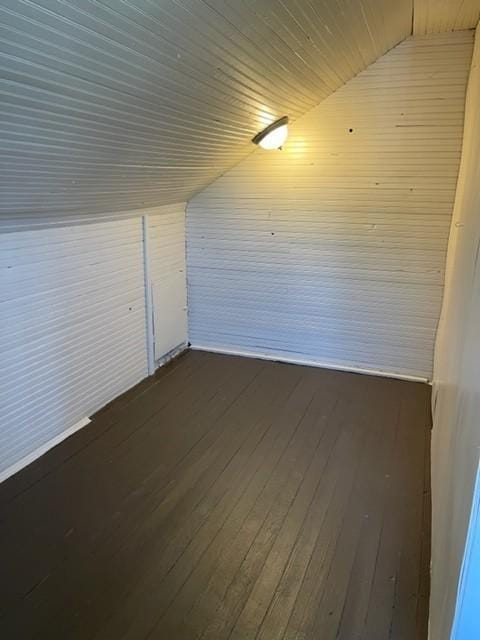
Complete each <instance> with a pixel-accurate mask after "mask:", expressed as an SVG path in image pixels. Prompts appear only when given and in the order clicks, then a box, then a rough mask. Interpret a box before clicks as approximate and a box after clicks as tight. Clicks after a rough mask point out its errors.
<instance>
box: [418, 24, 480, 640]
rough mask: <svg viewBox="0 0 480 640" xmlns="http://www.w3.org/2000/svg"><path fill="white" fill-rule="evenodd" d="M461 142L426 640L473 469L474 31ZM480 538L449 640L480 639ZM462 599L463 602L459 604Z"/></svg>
mask: <svg viewBox="0 0 480 640" xmlns="http://www.w3.org/2000/svg"><path fill="white" fill-rule="evenodd" d="M463 140H464V141H463V152H462V162H461V167H460V174H459V181H458V189H457V195H456V199H455V208H454V212H453V218H452V225H451V234H450V240H449V247H448V260H447V270H446V281H445V297H444V302H443V308H442V315H441V319H440V324H439V330H438V336H437V341H436V345H435V364H434V370H433V383H434V410H433V432H432V500H433V517H432V585H431V606H430V614H431V619H430V630H431V633H430V637H431V638H432V640H433V639H435V640H447V639H448V638H450V629H451V625H452V620H453V615H454V610H455V602H456V601H457V587H458V583H459V577H460V568H461V565H462V558H463V557H464V547H465V540H466V536H467V529H468V526H469V519H470V511H471V507H472V499H473V494H474V488H475V479H476V476H477V470H478V465H479V450H480V425H479V415H480V341H479V327H480V188H479V185H480V27H477V35H476V44H475V51H474V55H473V61H472V68H471V73H470V80H469V85H468V93H467V101H466V111H465V131H464V137H463ZM478 490H480V482H479V483H477V491H478ZM477 502H479V498H478V497H477ZM477 508H478V507H477ZM479 536H480V521H479V520H478V513H477V520H475V519H474V518H473V519H472V522H471V524H470V533H469V537H470V542H471V545H472V548H470V546H467V549H466V551H465V559H464V568H463V571H462V573H463V576H462V584H461V585H460V588H459V594H458V601H457V623H456V629H455V631H456V633H454V634H453V636H452V637H453V638H455V639H458V640H460V639H462V640H463V639H467V638H468V639H470V638H478V637H479V633H480V626H479V620H478V594H479V590H480V584H479V576H478V566H477V575H475V572H474V570H473V566H470V564H469V561H470V560H471V559H472V558H473V557H474V554H475V550H474V549H473V545H474V544H475V543H476V544H477V549H476V553H477V563H478V544H479V539H480V537H479ZM470 554H472V555H470ZM464 593H467V594H469V595H468V598H467V599H466V600H465V599H464V597H463V594H464ZM475 598H476V599H477V600H476V602H475ZM474 622H475V624H473V623H474Z"/></svg>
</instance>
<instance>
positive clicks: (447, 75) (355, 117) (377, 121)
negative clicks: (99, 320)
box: [187, 31, 473, 378]
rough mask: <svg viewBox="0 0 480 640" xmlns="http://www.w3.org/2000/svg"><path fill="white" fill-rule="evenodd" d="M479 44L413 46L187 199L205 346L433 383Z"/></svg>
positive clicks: (193, 281) (445, 38)
mask: <svg viewBox="0 0 480 640" xmlns="http://www.w3.org/2000/svg"><path fill="white" fill-rule="evenodd" d="M472 40H473V32H472V31H462V32H455V33H447V34H441V35H435V36H425V37H416V38H410V39H408V40H406V41H404V42H403V43H402V44H400V45H398V46H397V47H396V48H395V49H393V50H392V51H390V52H389V53H387V54H386V55H385V56H383V57H382V58H380V59H379V60H378V61H377V62H376V63H374V64H373V65H371V66H370V67H369V68H368V69H367V70H366V71H364V72H362V73H360V74H359V75H358V76H357V77H356V78H354V79H353V80H351V81H349V82H348V83H347V84H346V85H345V86H344V87H342V88H341V89H340V90H338V91H337V92H336V93H334V94H333V95H331V96H330V97H329V98H327V99H326V100H325V101H324V102H322V103H321V104H320V105H319V106H318V107H316V108H314V109H313V110H311V111H310V112H309V113H308V114H307V115H305V116H304V117H301V118H300V119H298V120H297V121H296V122H295V123H294V125H293V126H291V127H290V136H289V139H288V142H287V144H286V145H285V148H284V149H283V150H282V151H274V152H269V151H264V150H261V149H259V150H257V151H255V152H254V153H252V155H251V156H250V157H249V158H247V159H246V160H243V161H242V162H240V163H239V164H238V165H237V166H236V167H235V168H233V169H232V170H230V171H228V172H226V173H225V174H224V175H223V176H222V177H221V178H219V179H217V180H216V181H215V182H214V183H213V184H211V185H210V186H209V187H207V188H206V189H205V190H203V191H202V192H201V193H199V194H198V195H197V196H196V197H194V198H193V199H192V200H191V201H190V202H189V203H188V207H187V264H188V282H189V287H188V299H189V335H190V341H191V343H192V344H193V346H194V347H198V348H206V349H218V350H221V351H230V352H239V353H245V354H252V355H258V356H264V357H273V358H280V359H285V360H293V361H300V362H305V363H314V364H320V365H326V366H333V367H336V368H342V367H343V368H353V369H357V370H370V371H371V370H373V371H379V372H386V373H389V374H397V375H407V376H419V377H424V378H430V377H431V373H432V358H433V343H434V337H435V331H436V327H437V321H438V316H439V313H440V305H441V299H442V288H443V276H444V262H445V254H446V248H447V240H448V232H449V225H450V218H451V213H452V209H453V201H454V195H455V186H456V180H457V174H458V166H459V161H460V153H461V142H462V127H463V114H464V99H465V88H466V81H467V77H468V70H469V65H470V60H471V54H472Z"/></svg>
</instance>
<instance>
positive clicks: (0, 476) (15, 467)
mask: <svg viewBox="0 0 480 640" xmlns="http://www.w3.org/2000/svg"><path fill="white" fill-rule="evenodd" d="M90 422H91V420H90V418H82V419H81V420H79V421H78V422H76V423H75V424H74V425H73V426H71V427H69V428H68V429H65V431H62V433H59V434H58V436H55V437H54V438H52V439H51V440H49V441H48V442H46V443H45V444H42V446H41V447H38V448H37V449H35V450H34V451H32V452H31V453H29V454H28V455H26V456H25V457H24V458H22V459H21V460H18V462H15V464H12V465H11V466H10V467H7V469H4V470H3V471H0V482H3V481H4V480H6V479H7V478H9V477H10V476H13V475H14V474H15V473H17V472H18V471H20V470H21V469H23V468H24V467H26V466H27V465H29V464H30V463H31V462H33V461H34V460H36V459H37V458H40V456H43V454H44V453H46V452H47V451H49V449H52V448H53V447H55V446H56V445H57V444H60V442H62V440H65V439H66V438H68V436H71V435H72V434H73V433H75V432H76V431H78V430H79V429H81V428H82V427H85V426H86V425H87V424H89V423H90Z"/></svg>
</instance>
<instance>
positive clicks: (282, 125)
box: [252, 116, 288, 149]
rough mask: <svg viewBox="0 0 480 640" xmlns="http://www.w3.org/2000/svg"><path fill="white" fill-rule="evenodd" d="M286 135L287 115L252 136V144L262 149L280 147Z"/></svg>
mask: <svg viewBox="0 0 480 640" xmlns="http://www.w3.org/2000/svg"><path fill="white" fill-rule="evenodd" d="M287 136H288V116H283V118H280V119H279V120H276V121H275V122H272V124H269V125H268V127H267V128H266V129H264V130H263V131H260V133H257V135H256V136H255V137H254V138H252V142H253V143H254V144H258V146H259V147H262V149H281V148H282V145H283V144H284V143H285V140H286V139H287Z"/></svg>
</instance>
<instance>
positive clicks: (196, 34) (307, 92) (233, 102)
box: [0, 0, 480, 224]
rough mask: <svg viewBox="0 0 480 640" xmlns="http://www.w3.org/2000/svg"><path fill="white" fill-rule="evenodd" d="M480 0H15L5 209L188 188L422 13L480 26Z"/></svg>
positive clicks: (131, 202) (2, 158) (7, 34)
mask: <svg viewBox="0 0 480 640" xmlns="http://www.w3.org/2000/svg"><path fill="white" fill-rule="evenodd" d="M479 2H480V0H479ZM479 2H473V1H472V0H470V1H469V2H460V1H458V2H451V1H450V0H449V1H448V2H447V0H443V1H437V2H433V0H417V4H418V7H419V18H418V20H417V19H416V18H415V17H414V15H413V10H412V0H361V1H360V0H323V1H317V0H162V1H161V2H159V1H158V0H157V1H156V2H155V1H152V0H2V2H1V5H0V146H1V149H0V219H2V218H3V221H4V223H5V220H10V221H11V220H12V218H14V219H15V220H19V221H21V220H25V223H26V224H29V221H31V219H32V217H44V216H48V217H52V216H53V217H55V216H59V215H60V216H68V215H72V216H75V215H78V214H79V212H81V213H82V215H84V214H95V213H109V214H111V213H113V212H119V211H125V210H131V209H135V208H142V207H145V206H152V205H159V204H168V203H171V202H178V201H184V200H186V199H188V198H189V197H190V196H191V195H192V194H193V193H195V192H197V191H198V190H200V189H201V188H202V187H204V186H205V185H207V184H209V183H210V182H211V181H212V180H213V179H214V178H215V177H217V176H218V175H220V174H221V173H222V172H224V171H225V170H226V169H228V168H229V167H231V166H232V165H234V164H236V163H237V162H238V161H239V160H241V159H242V158H243V157H245V156H246V155H248V153H250V152H251V151H252V150H253V146H252V145H251V143H250V139H251V137H252V135H254V134H255V133H256V132H257V131H258V130H260V129H262V128H263V127H264V126H265V125H266V124H267V123H268V122H270V121H272V120H274V119H276V118H277V117H279V116H281V115H284V114H288V115H289V116H290V117H291V118H292V119H293V120H294V119H296V118H297V117H298V116H300V115H302V114H303V113H305V112H306V111H308V110H309V109H311V108H312V107H313V106H315V105H316V104H318V103H319V102H320V101H322V100H323V99H324V98H325V97H327V96H328V95H330V94H331V93H332V92H334V91H335V90H336V89H337V88H339V87H340V86H341V85H343V84H344V83H345V82H347V81H348V80H349V79H350V78H352V77H354V76H355V75H356V74H357V73H358V72H360V71H361V70H363V69H364V68H365V67H367V66H368V65H369V64H370V63H371V62H373V61H374V60H376V59H377V58H378V57H379V56H381V55H382V54H383V53H385V52H386V51H387V50H389V49H390V48H391V47H393V46H394V45H395V44H397V43H398V42H400V41H402V40H403V39H404V38H405V37H407V36H408V35H410V34H411V33H412V25H413V24H415V30H416V31H418V32H421V33H424V32H425V31H430V30H433V31H437V30H439V29H445V30H446V29H452V28H466V27H472V26H474V24H475V22H476V20H477V19H478V7H479ZM452 5H454V6H455V9H453V8H452Z"/></svg>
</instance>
